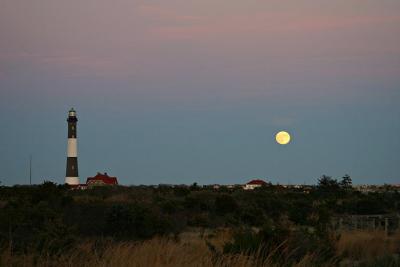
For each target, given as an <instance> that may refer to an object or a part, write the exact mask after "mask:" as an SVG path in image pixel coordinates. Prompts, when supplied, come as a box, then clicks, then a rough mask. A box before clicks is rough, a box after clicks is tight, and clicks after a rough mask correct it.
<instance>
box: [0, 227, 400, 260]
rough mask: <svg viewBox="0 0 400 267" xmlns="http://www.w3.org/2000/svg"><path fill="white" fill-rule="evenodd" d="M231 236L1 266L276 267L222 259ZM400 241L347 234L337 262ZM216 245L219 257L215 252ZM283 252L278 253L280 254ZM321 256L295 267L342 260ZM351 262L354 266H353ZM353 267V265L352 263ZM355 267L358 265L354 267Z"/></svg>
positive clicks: (96, 248) (85, 248)
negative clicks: (323, 258)
mask: <svg viewBox="0 0 400 267" xmlns="http://www.w3.org/2000/svg"><path fill="white" fill-rule="evenodd" d="M230 238H231V234H230V232H229V231H220V232H218V233H217V234H215V235H212V236H209V235H207V234H206V233H199V232H197V233H194V232H192V233H185V234H183V235H181V237H180V240H179V241H177V240H174V239H169V238H153V239H151V240H148V241H144V242H125V243H116V242H112V241H104V242H102V244H101V245H98V242H93V241H87V242H85V243H82V244H80V245H79V246H77V247H76V248H75V249H74V250H72V251H71V252H68V253H67V254H64V255H60V256H58V257H54V256H53V257H52V256H49V255H36V254H29V253H27V254H24V255H12V254H11V252H10V251H9V250H4V252H3V253H2V254H1V256H0V266H44V267H47V266H48V267H50V266H58V267H77V266H82V267H92V266H96V267H97V266H98V267H110V266H115V267H128V266H129V267H131V266H132V267H148V266H152V267H158V266H163V267H183V266H185V267H187V266H199V267H200V266H215V267H253V266H260V267H267V266H268V267H277V266H282V264H283V263H281V264H280V265H278V264H276V263H274V262H273V261H272V260H271V259H272V256H273V255H272V254H271V255H267V257H265V255H261V251H259V252H256V253H254V254H252V255H247V254H245V253H243V254H235V255H231V254H223V253H222V246H223V244H224V242H226V241H228V240H230ZM399 243H400V235H396V236H393V237H390V238H388V237H386V236H384V235H383V234H382V233H381V232H373V233H365V232H347V233H343V234H342V236H341V238H340V239H339V240H338V242H337V251H338V256H339V255H340V256H345V257H348V258H349V259H351V260H360V259H363V260H365V259H370V260H373V259H375V258H376V257H379V256H382V255H386V254H388V253H396V251H398V250H399ZM207 244H212V246H213V247H214V251H213V250H210V247H209V245H207ZM277 251H278V250H277ZM317 262H318V255H314V254H309V255H305V256H304V257H303V258H302V259H301V260H300V261H299V262H297V263H295V264H294V265H292V266H294V267H312V266H335V265H336V263H337V260H332V261H331V262H326V263H325V264H323V265H321V264H317ZM348 262H349V261H348ZM350 262H351V261H350ZM349 266H353V265H349Z"/></svg>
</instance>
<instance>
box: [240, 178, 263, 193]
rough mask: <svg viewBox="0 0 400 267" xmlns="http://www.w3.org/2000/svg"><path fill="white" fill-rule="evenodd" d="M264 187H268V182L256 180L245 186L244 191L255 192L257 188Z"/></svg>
mask: <svg viewBox="0 0 400 267" xmlns="http://www.w3.org/2000/svg"><path fill="white" fill-rule="evenodd" d="M263 185H267V182H265V181H264V180H261V179H255V180H251V181H250V182H248V183H247V184H245V185H244V186H243V189H244V190H254V189H255V188H257V187H261V186H263Z"/></svg>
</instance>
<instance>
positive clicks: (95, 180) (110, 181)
mask: <svg viewBox="0 0 400 267" xmlns="http://www.w3.org/2000/svg"><path fill="white" fill-rule="evenodd" d="M86 185H87V187H93V186H110V185H111V186H112V185H118V180H117V177H111V176H108V174H107V173H106V172H105V173H100V172H98V173H97V175H96V176H94V177H88V178H87V180H86Z"/></svg>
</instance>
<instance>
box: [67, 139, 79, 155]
mask: <svg viewBox="0 0 400 267" xmlns="http://www.w3.org/2000/svg"><path fill="white" fill-rule="evenodd" d="M67 157H69V158H76V157H78V142H77V139H76V138H68V147H67Z"/></svg>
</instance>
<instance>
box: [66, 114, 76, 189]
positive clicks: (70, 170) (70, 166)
mask: <svg viewBox="0 0 400 267" xmlns="http://www.w3.org/2000/svg"><path fill="white" fill-rule="evenodd" d="M67 122H68V147H67V170H66V175H65V183H66V184H69V185H79V175H78V143H77V138H76V124H77V122H78V119H77V118H76V111H75V110H74V109H73V108H71V109H70V111H69V112H68V118H67Z"/></svg>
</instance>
